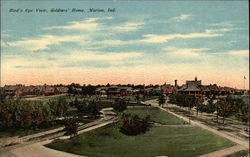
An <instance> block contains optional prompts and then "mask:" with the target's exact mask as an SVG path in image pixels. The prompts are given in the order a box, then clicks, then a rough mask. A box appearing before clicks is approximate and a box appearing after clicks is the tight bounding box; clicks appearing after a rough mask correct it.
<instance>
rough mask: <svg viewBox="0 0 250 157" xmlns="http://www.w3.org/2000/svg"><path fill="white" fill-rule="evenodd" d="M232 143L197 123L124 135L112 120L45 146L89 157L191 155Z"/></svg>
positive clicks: (176, 156)
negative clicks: (198, 125) (190, 125)
mask: <svg viewBox="0 0 250 157" xmlns="http://www.w3.org/2000/svg"><path fill="white" fill-rule="evenodd" d="M233 145H234V144H233V143H231V142H230V141H228V140H226V139H224V138H221V137H219V136H217V135H214V134H212V133H210V132H208V131H206V130H203V129H201V128H198V127H185V128H181V127H177V128H174V127H153V128H151V129H150V130H149V131H148V132H146V133H145V134H140V135H137V136H126V135H124V134H122V133H120V131H119V127H118V124H114V125H110V126H106V127H103V128H99V129H97V130H94V131H91V132H86V133H84V134H81V135H79V136H76V137H73V138H71V139H68V140H62V141H55V142H53V143H50V144H48V145H47V147H49V148H53V149H57V150H61V151H66V152H69V153H75V154H80V155H87V156H91V157H155V156H164V155H165V156H168V157H193V156H197V155H201V154H205V153H209V152H213V151H216V150H220V149H224V148H227V147H230V146H233Z"/></svg>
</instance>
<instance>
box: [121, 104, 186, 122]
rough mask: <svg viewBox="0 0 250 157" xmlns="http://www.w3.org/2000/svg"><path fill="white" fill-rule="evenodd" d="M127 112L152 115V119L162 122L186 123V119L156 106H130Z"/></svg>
mask: <svg viewBox="0 0 250 157" xmlns="http://www.w3.org/2000/svg"><path fill="white" fill-rule="evenodd" d="M125 113H131V114H133V115H135V114H136V115H138V116H139V117H146V116H147V115H149V116H150V119H151V120H153V121H155V122H157V123H161V124H169V125H175V124H185V123H186V122H185V121H184V120H181V119H179V118H177V117H175V116H173V115H172V114H170V113H168V112H165V111H163V110H160V109H158V108H156V107H140V108H129V109H127V110H126V111H125Z"/></svg>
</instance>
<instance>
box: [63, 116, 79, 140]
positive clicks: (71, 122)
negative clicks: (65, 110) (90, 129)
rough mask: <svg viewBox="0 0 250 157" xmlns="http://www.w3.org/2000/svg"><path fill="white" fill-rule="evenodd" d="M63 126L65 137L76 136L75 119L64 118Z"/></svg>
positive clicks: (76, 123)
mask: <svg viewBox="0 0 250 157" xmlns="http://www.w3.org/2000/svg"><path fill="white" fill-rule="evenodd" d="M64 122H65V123H64V125H65V128H64V129H65V131H66V135H70V136H75V135H77V131H78V130H77V129H78V126H79V124H78V120H77V118H76V117H73V118H66V119H65V120H64Z"/></svg>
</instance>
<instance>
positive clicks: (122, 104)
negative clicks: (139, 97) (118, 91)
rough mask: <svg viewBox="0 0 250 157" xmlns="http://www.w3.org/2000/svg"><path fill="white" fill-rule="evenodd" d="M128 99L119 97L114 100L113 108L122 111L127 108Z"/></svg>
mask: <svg viewBox="0 0 250 157" xmlns="http://www.w3.org/2000/svg"><path fill="white" fill-rule="evenodd" d="M127 105H128V104H127V101H126V100H125V99H120V98H117V99H115V101H114V104H113V108H114V110H115V111H118V112H122V111H124V110H126V109H127Z"/></svg>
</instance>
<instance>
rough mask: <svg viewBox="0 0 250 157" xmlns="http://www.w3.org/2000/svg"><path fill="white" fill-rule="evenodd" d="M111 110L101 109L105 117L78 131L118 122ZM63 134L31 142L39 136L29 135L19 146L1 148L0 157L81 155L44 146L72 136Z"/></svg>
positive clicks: (64, 156) (74, 156) (44, 133)
mask: <svg viewBox="0 0 250 157" xmlns="http://www.w3.org/2000/svg"><path fill="white" fill-rule="evenodd" d="M111 110H112V109H111V108H106V109H103V110H102V111H101V112H102V113H103V118H101V119H98V120H96V121H94V122H90V123H87V124H85V125H83V126H81V127H80V128H78V129H79V131H78V133H79V134H81V133H84V132H87V131H91V130H94V129H97V128H99V127H103V126H105V125H108V124H111V123H115V122H117V120H118V119H117V118H116V117H114V116H112V114H113V115H114V113H112V111H111ZM49 132H54V131H52V130H50V131H49ZM47 133H48V131H47V132H42V133H39V135H40V136H42V135H46V134H47ZM63 134H64V132H60V133H59V134H58V135H55V136H49V137H47V138H45V139H43V141H40V142H37V141H35V142H29V139H30V138H34V137H39V136H37V135H34V136H32V135H29V136H28V137H29V138H27V137H24V138H25V139H26V141H22V142H23V143H21V144H19V145H17V146H13V148H9V149H8V148H6V149H7V150H4V148H3V150H1V152H0V157H79V155H75V154H70V153H66V152H62V151H57V150H54V149H50V148H47V147H45V146H44V145H46V144H48V143H51V142H52V141H53V140H54V139H55V138H56V139H68V138H70V136H64V135H63ZM10 147H11V146H10Z"/></svg>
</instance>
